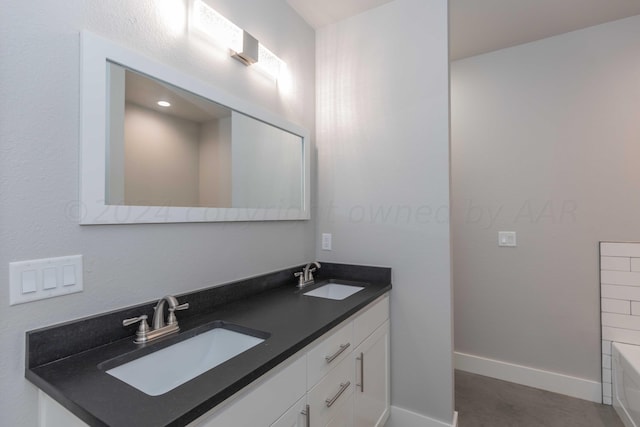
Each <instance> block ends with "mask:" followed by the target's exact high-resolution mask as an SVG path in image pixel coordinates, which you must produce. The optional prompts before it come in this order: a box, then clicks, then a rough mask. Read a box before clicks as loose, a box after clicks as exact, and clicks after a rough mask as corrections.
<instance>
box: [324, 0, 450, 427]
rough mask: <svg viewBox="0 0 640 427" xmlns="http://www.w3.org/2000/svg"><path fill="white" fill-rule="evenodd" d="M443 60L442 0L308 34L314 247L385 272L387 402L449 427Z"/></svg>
mask: <svg viewBox="0 0 640 427" xmlns="http://www.w3.org/2000/svg"><path fill="white" fill-rule="evenodd" d="M447 55H448V54H447V2H446V1H445V0H396V1H394V2H391V3H388V4H386V5H383V6H381V7H378V8H376V9H372V10H370V11H368V12H365V13H363V14H361V15H358V16H355V17H353V18H350V19H347V20H344V21H341V22H339V23H337V24H335V25H330V26H328V27H325V28H323V29H321V30H319V31H318V32H317V59H316V63H317V70H318V71H317V72H318V85H317V111H318V113H317V127H318V133H317V138H318V139H317V147H318V182H319V184H318V187H319V188H318V206H319V209H318V233H324V232H327V233H332V234H333V251H331V252H327V251H322V250H321V249H320V247H318V249H317V251H318V257H319V258H320V259H321V260H326V261H339V262H353V263H365V264H372V265H386V266H390V267H392V268H393V286H394V288H393V291H392V293H391V327H392V331H391V357H392V363H391V372H392V375H391V378H392V384H391V393H392V405H394V406H396V407H399V408H403V409H407V410H410V411H413V412H414V413H417V414H420V415H423V416H426V417H429V418H432V419H435V420H439V421H442V422H445V423H447V424H449V425H451V422H452V416H453V384H452V360H451V359H452V355H451V352H452V325H451V317H452V312H451V289H450V254H449V221H448V220H449V217H448V205H449V135H448V132H449V130H448V129H449V127H448V125H449V117H448V105H449V100H448V57H447ZM318 240H320V239H318ZM418 417H419V418H420V416H419V415H418ZM393 420H394V416H393V415H392V420H391V423H392V425H393V423H394V421H393ZM418 422H421V423H422V424H416V425H427V424H426V423H428V422H432V421H429V420H428V419H427V418H420V421H418ZM395 425H400V424H397V423H396V424H395Z"/></svg>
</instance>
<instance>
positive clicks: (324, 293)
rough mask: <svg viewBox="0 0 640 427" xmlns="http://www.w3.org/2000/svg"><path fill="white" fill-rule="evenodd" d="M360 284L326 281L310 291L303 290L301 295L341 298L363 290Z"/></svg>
mask: <svg viewBox="0 0 640 427" xmlns="http://www.w3.org/2000/svg"><path fill="white" fill-rule="evenodd" d="M363 289H364V287H362V286H353V285H344V284H342V283H327V284H326V285H324V286H320V287H319V288H316V289H314V290H312V291H309V292H305V293H304V294H303V295H307V296H310V297H318V298H327V299H334V300H343V299H345V298H347V297H350V296H351V295H353V294H355V293H356V292H360V291H361V290H363Z"/></svg>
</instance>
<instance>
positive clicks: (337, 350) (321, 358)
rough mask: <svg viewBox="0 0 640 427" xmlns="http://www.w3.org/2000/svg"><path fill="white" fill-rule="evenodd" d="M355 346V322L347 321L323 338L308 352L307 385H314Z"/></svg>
mask: <svg viewBox="0 0 640 427" xmlns="http://www.w3.org/2000/svg"><path fill="white" fill-rule="evenodd" d="M355 347H356V346H355V345H354V343H353V322H347V323H346V324H344V325H343V326H342V327H339V329H338V330H337V331H335V332H333V333H331V334H330V335H329V336H328V337H326V338H324V339H322V341H321V342H319V343H318V344H317V345H316V346H314V347H313V348H312V349H311V350H309V353H307V387H308V388H311V387H313V386H314V385H315V384H316V383H317V382H318V381H320V379H321V378H322V377H324V376H325V375H326V374H327V372H329V371H330V370H331V368H333V367H334V366H337V365H338V364H339V363H340V362H341V361H342V360H344V359H345V358H346V357H347V356H348V355H349V354H351V352H352V351H353V349H354V348H355Z"/></svg>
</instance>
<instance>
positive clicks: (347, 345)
mask: <svg viewBox="0 0 640 427" xmlns="http://www.w3.org/2000/svg"><path fill="white" fill-rule="evenodd" d="M350 345H351V343H349V342H348V343H346V344H342V345H341V346H340V348H339V349H338V351H336V352H335V353H333V354H332V355H331V356H325V357H324V360H326V361H327V363H331V362H333V361H334V360H335V358H336V357H338V356H340V355H341V354H342V352H344V351H345V350H346V349H348V348H349V346H350Z"/></svg>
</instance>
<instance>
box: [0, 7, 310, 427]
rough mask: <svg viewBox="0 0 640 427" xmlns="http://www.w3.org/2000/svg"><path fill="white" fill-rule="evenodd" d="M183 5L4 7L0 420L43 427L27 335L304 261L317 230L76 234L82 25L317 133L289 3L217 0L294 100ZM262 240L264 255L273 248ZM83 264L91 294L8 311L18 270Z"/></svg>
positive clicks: (274, 226) (130, 228) (302, 32)
mask: <svg viewBox="0 0 640 427" xmlns="http://www.w3.org/2000/svg"><path fill="white" fill-rule="evenodd" d="M184 4H185V2H183V1H181V0H157V1H152V0H137V1H115V0H106V1H105V0H68V1H55V2H54V1H49V0H37V1H35V2H22V1H18V0H5V1H4V2H3V5H2V13H0V40H2V42H1V43H0V278H1V279H0V301H2V304H3V306H2V307H1V308H0V354H2V357H0V396H2V398H0V414H2V415H1V416H0V418H1V420H2V421H1V424H2V425H7V426H25V427H26V426H35V425H36V423H37V412H36V411H35V405H36V401H37V399H36V396H37V395H36V389H35V387H34V386H32V385H31V384H30V383H29V382H27V381H26V380H25V379H24V333H25V331H26V330H29V329H33V328H37V327H40V326H45V325H49V324H53V323H57V322H61V321H65V320H69V319H73V318H79V317H82V316H87V315H91V314H94V313H97V312H103V311H107V310H111V309H115V308H119V307H123V306H128V305H131V304H136V303H140V302H144V301H150V300H153V299H155V298H159V297H161V296H162V295H165V294H171V293H180V292H184V291H187V290H190V289H196V288H201V287H206V286H210V285H213V284H217V283H223V282H227V281H230V280H233V279H237V278H241V277H246V276H251V275H256V274H260V273H264V272H268V271H273V270H278V269H281V268H284V267H288V266H291V265H296V264H301V263H303V262H305V261H309V260H311V259H313V258H314V257H315V248H314V245H313V242H314V229H315V227H314V222H313V221H293V222H279V223H274V222H270V223H238V224H230V223H219V224H162V225H126V226H79V225H78V220H77V202H76V201H77V199H78V169H79V165H78V157H79V155H78V147H79V141H78V135H79V126H80V124H79V120H78V117H79V69H80V67H79V54H80V52H79V37H78V34H79V32H80V30H82V29H87V30H90V31H92V32H95V33H98V34H101V35H103V36H106V37H108V38H110V39H112V40H114V41H116V42H118V43H121V44H124V45H127V46H129V47H130V48H133V49H135V50H137V51H140V52H142V53H143V54H145V55H148V56H150V57H152V58H154V59H156V60H159V61H162V62H164V63H166V64H169V65H171V66H173V67H176V68H179V69H181V70H182V71H184V72H188V73H190V74H192V75H194V76H196V77H198V78H201V79H205V80H208V81H210V82H211V84H214V85H218V86H221V87H224V88H225V89H226V90H228V91H229V92H231V93H233V94H234V95H235V96H239V97H243V98H245V99H247V100H249V101H251V102H254V103H256V104H257V105H259V106H260V107H262V108H268V109H269V110H271V111H273V112H274V113H276V114H280V115H282V116H284V117H285V118H286V119H288V120H290V121H293V122H296V123H299V124H301V125H303V126H306V127H307V128H309V129H310V132H311V134H312V135H313V134H314V132H315V128H314V123H315V103H314V99H315V85H314V82H315V39H314V32H313V30H312V29H311V28H309V27H308V26H307V25H306V24H305V23H304V21H302V20H301V19H300V18H299V17H298V15H297V14H295V13H294V12H293V10H292V9H290V8H289V7H288V6H287V5H286V3H285V2H284V1H282V0H245V1H242V2H238V1H235V0H215V1H214V0H211V4H212V6H214V7H216V8H217V9H218V10H219V11H220V12H221V13H223V14H225V15H226V16H227V17H228V18H230V19H231V20H233V21H235V22H236V23H237V24H238V25H240V26H242V27H244V28H246V29H247V30H249V31H250V32H251V33H252V34H253V35H254V36H256V37H257V38H258V39H259V40H261V41H262V42H263V43H264V44H265V45H266V46H268V47H269V48H270V49H271V50H272V51H274V52H275V53H276V54H278V55H279V56H281V57H282V58H283V59H284V60H285V61H286V62H287V64H288V66H289V69H290V70H291V73H292V76H293V84H292V86H291V87H290V88H289V89H288V91H283V90H282V88H277V87H276V86H275V85H274V83H273V82H272V81H271V80H269V79H267V78H265V77H264V76H262V75H261V74H260V73H256V72H255V71H253V70H249V69H247V68H246V67H244V66H243V65H241V64H240V63H239V62H237V61H235V60H233V59H230V58H229V56H228V52H227V51H226V50H225V49H217V48H215V47H211V46H206V45H205V44H204V43H202V42H201V41H200V40H199V39H197V38H195V37H190V36H188V35H187V34H186V32H185V30H184V25H181V24H183V22H181V21H177V23H176V22H174V20H175V19H176V18H178V17H179V16H180V12H181V11H182V10H183V7H184ZM265 244H268V245H269V248H270V249H269V250H268V251H265V250H264V247H265ZM79 253H80V254H83V255H84V287H85V291H84V292H83V293H79V294H74V295H70V296H66V297H60V298H55V299H50V300H44V301H39V302H34V303H30V304H24V305H18V306H13V307H9V306H8V299H9V298H8V289H9V287H8V277H9V271H8V264H9V262H11V261H19V260H27V259H34V258H41V257H51V256H61V255H70V254H79Z"/></svg>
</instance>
